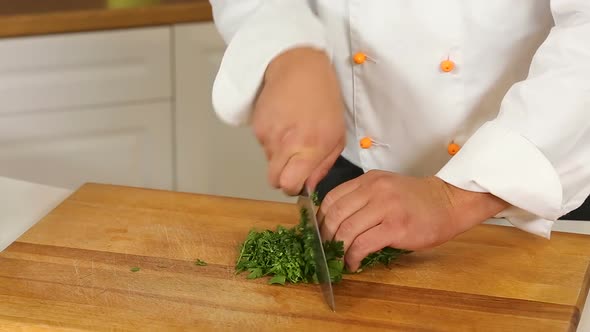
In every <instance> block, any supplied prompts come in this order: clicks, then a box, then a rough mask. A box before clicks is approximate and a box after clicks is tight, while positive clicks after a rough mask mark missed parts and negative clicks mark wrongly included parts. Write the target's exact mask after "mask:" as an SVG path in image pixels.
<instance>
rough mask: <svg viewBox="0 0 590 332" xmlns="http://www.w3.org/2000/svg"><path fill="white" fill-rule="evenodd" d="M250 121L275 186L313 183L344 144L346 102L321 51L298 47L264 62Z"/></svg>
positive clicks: (288, 189)
mask: <svg viewBox="0 0 590 332" xmlns="http://www.w3.org/2000/svg"><path fill="white" fill-rule="evenodd" d="M252 126H253V129H254V133H255V135H256V137H257V138H258V140H259V142H260V143H261V145H262V147H263V148H264V151H265V154H266V157H267V160H268V165H269V166H268V177H269V181H270V183H271V184H272V185H273V186H274V187H275V188H280V189H282V190H283V191H284V192H285V193H287V194H289V195H296V194H298V193H299V192H300V190H301V189H302V188H303V185H304V184H305V183H307V185H309V186H310V187H311V188H315V186H316V185H317V183H318V182H319V181H320V180H321V179H322V178H323V177H324V176H325V175H326V174H327V172H328V170H329V169H330V168H331V167H332V165H333V164H334V162H335V161H336V159H337V158H338V156H339V155H340V153H341V152H342V150H343V149H344V144H345V120H344V104H343V101H342V97H341V93H340V86H339V84H338V80H337V77H336V73H335V71H334V69H333V68H332V65H331V63H330V59H329V58H328V57H327V56H326V55H325V53H323V52H320V51H317V50H314V49H310V48H297V49H293V50H290V51H287V52H285V53H283V54H281V55H279V56H278V57H277V58H275V60H273V61H272V63H271V64H270V65H269V66H268V68H267V71H266V73H265V79H264V84H263V87H262V90H261V92H260V95H259V96H258V98H257V102H256V104H255V109H254V114H253V122H252Z"/></svg>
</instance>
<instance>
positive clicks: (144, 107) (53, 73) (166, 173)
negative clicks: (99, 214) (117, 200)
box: [0, 27, 174, 189]
mask: <svg viewBox="0 0 590 332" xmlns="http://www.w3.org/2000/svg"><path fill="white" fill-rule="evenodd" d="M171 44H172V43H171V38H170V27H160V28H147V29H132V30H119V31H102V32H90V33H76V34H63V35H51V36H41V37H28V38H14V39H0V60H1V61H0V176H6V177H12V178H18V179H23V180H27V181H32V182H38V183H43V184H49V185H54V186H59V187H65V188H70V189H76V188H77V187H79V186H80V185H81V184H83V183H84V182H101V183H111V184H121V185H132V186H141V187H148V188H161V189H173V188H174V187H173V184H174V168H173V164H174V160H173V155H174V153H173V150H174V146H173V144H172V141H173V126H172V117H173V110H172V89H171V86H172V84H171V77H172V70H171V62H172V61H171V56H170V54H171Z"/></svg>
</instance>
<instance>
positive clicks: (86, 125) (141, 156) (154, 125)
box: [0, 103, 173, 189]
mask: <svg viewBox="0 0 590 332" xmlns="http://www.w3.org/2000/svg"><path fill="white" fill-rule="evenodd" d="M170 114H171V113H170V104H169V103H152V104H145V105H127V106H114V107H102V108H88V109H73V110H67V111H55V112H44V111H41V112H30V113H23V114H15V115H11V116H6V115H4V116H2V114H0V175H2V176H6V177H11V178H18V179H24V180H28V181H32V182H37V183H43V184H48V185H53V186H59V187H65V188H70V189H76V188H78V187H79V186H80V185H82V184H83V183H85V182H99V183H110V184H121V185H131V186H140V187H148V188H161V189H171V188H172V184H173V177H172V164H173V160H172V156H173V153H172V125H171V115H170Z"/></svg>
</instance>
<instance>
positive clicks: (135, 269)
mask: <svg viewBox="0 0 590 332" xmlns="http://www.w3.org/2000/svg"><path fill="white" fill-rule="evenodd" d="M139 270H140V268H138V267H132V268H131V270H130V271H131V272H138V271H139Z"/></svg>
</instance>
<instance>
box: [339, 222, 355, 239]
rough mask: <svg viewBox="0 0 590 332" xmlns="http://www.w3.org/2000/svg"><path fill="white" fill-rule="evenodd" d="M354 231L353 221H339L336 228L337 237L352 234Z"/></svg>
mask: <svg viewBox="0 0 590 332" xmlns="http://www.w3.org/2000/svg"><path fill="white" fill-rule="evenodd" d="M354 231H355V227H354V225H353V223H352V222H350V221H345V222H343V223H341V224H340V227H339V228H338V235H339V238H343V237H348V236H350V235H352V234H354Z"/></svg>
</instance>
